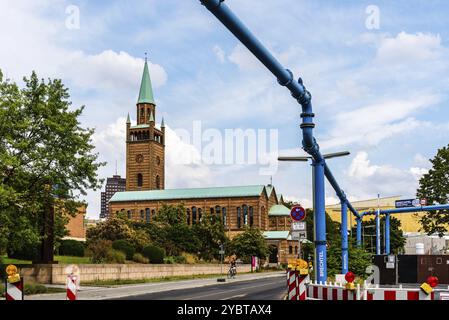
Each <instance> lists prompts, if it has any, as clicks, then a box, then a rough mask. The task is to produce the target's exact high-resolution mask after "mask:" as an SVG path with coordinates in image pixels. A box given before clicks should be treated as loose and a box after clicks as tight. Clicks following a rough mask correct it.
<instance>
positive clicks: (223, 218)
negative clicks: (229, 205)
mask: <svg viewBox="0 0 449 320" xmlns="http://www.w3.org/2000/svg"><path fill="white" fill-rule="evenodd" d="M221 216H222V220H223V225H224V226H226V225H227V224H228V217H227V216H226V208H225V207H223V208H221Z"/></svg>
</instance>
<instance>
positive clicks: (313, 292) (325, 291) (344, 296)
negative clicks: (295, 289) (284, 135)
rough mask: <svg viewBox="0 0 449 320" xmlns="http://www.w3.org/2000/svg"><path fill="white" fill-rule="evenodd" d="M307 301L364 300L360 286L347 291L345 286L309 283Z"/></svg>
mask: <svg viewBox="0 0 449 320" xmlns="http://www.w3.org/2000/svg"><path fill="white" fill-rule="evenodd" d="M306 291H307V297H306V299H307V300H362V299H363V292H362V290H361V289H360V285H357V288H356V289H355V290H348V289H346V288H345V287H344V286H343V284H339V283H324V284H319V283H317V282H315V283H309V284H308V285H307V290H306Z"/></svg>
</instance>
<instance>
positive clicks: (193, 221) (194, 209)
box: [192, 207, 196, 224]
mask: <svg viewBox="0 0 449 320" xmlns="http://www.w3.org/2000/svg"><path fill="white" fill-rule="evenodd" d="M192 224H196V207H193V208H192Z"/></svg>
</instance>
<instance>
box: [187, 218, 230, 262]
mask: <svg viewBox="0 0 449 320" xmlns="http://www.w3.org/2000/svg"><path fill="white" fill-rule="evenodd" d="M192 228H193V232H194V233H195V235H196V237H197V239H198V240H199V247H198V248H197V252H198V256H199V257H201V258H202V259H204V260H207V261H210V260H212V259H213V258H216V259H217V258H219V257H220V255H219V250H220V244H223V245H224V246H225V247H226V246H227V244H228V241H229V239H228V238H227V237H226V233H225V228H224V225H223V221H222V220H221V218H220V217H217V216H216V215H211V214H209V213H206V214H204V215H203V217H202V220H201V221H200V222H199V223H197V224H195V225H194V226H193V227H192Z"/></svg>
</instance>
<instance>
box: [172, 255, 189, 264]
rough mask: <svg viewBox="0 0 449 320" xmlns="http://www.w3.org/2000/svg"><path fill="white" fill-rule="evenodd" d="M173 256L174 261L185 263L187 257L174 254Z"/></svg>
mask: <svg viewBox="0 0 449 320" xmlns="http://www.w3.org/2000/svg"><path fill="white" fill-rule="evenodd" d="M174 258H175V263H186V261H187V259H186V257H184V256H176V257H174Z"/></svg>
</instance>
